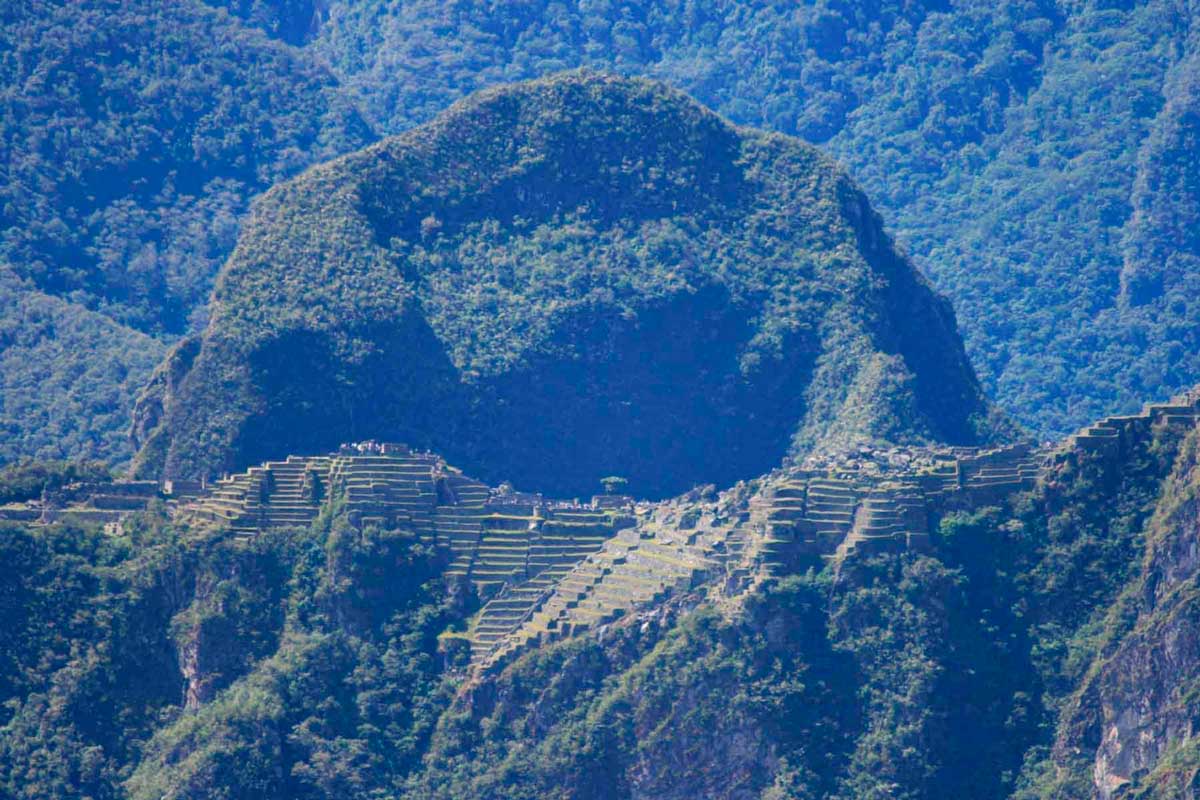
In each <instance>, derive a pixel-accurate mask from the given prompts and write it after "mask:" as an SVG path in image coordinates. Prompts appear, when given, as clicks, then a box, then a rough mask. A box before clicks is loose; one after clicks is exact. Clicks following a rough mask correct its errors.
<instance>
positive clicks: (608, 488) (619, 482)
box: [600, 475, 629, 494]
mask: <svg viewBox="0 0 1200 800" xmlns="http://www.w3.org/2000/svg"><path fill="white" fill-rule="evenodd" d="M600 483H602V484H603V485H604V492H605V494H617V493H618V492H620V491H622V490H624V489H625V488H626V487H627V486H629V481H628V480H627V479H626V478H622V477H620V476H619V475H609V476H608V477H607V478H601V479H600Z"/></svg>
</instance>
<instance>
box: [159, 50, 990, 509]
mask: <svg viewBox="0 0 1200 800" xmlns="http://www.w3.org/2000/svg"><path fill="white" fill-rule="evenodd" d="M991 416H992V412H991V410H990V409H989V407H988V404H987V403H986V401H984V399H983V397H982V395H981V394H980V389H979V386H978V383H977V381H976V379H975V376H974V373H973V372H972V370H971V368H970V366H969V364H968V363H967V360H966V356H965V353H964V352H963V349H962V344H961V342H960V341H959V339H958V336H957V332H956V330H955V325H954V318H953V315H952V313H951V311H950V309H949V306H948V304H947V303H946V302H945V301H944V300H943V299H941V298H940V297H938V296H936V295H935V294H934V293H933V292H932V291H931V290H930V289H929V287H928V286H927V285H926V284H925V283H924V281H923V280H922V279H921V278H920V277H919V276H918V275H917V274H916V272H915V271H914V270H913V269H912V267H911V266H910V265H909V264H908V263H907V262H905V261H904V260H903V259H902V258H900V257H899V256H897V255H896V253H895V252H894V251H893V250H892V248H891V243H890V241H889V240H888V238H887V236H886V235H885V234H884V232H883V230H882V228H881V226H880V222H879V219H878V217H877V216H876V215H875V214H874V212H873V211H871V209H870V207H869V205H868V204H867V201H866V199H865V198H864V197H863V196H862V194H861V193H860V192H859V191H858V190H857V189H856V188H855V187H854V186H853V185H852V184H851V183H850V182H849V181H848V180H847V179H846V177H845V175H844V174H842V173H841V172H840V171H839V170H838V169H837V167H836V166H835V164H834V163H833V162H832V161H830V160H828V159H827V158H825V157H823V156H821V155H820V154H819V152H818V151H817V150H815V149H814V148H812V147H811V146H808V145H805V144H803V143H802V142H800V141H799V140H796V139H789V138H786V137H783V136H780V135H778V134H775V135H766V134H758V133H751V132H749V131H745V132H739V131H737V130H735V129H734V128H732V127H731V126H730V125H728V124H727V123H726V122H724V121H723V120H721V119H720V118H719V117H717V116H716V115H715V114H713V113H712V112H709V111H706V110H705V109H703V108H702V107H700V106H699V105H697V104H695V103H694V102H693V101H691V100H690V99H688V98H686V97H685V96H684V95H682V94H680V93H678V92H672V91H669V90H667V89H666V88H665V87H664V86H662V85H661V84H655V83H652V82H647V81H641V80H635V79H618V78H608V77H604V76H601V75H595V74H590V73H567V74H564V75H560V76H557V77H555V78H551V79H546V80H543V81H539V82H533V83H529V84H517V85H514V86H510V87H505V88H502V89H496V90H492V91H490V92H485V93H482V94H480V95H478V96H472V97H471V98H469V99H467V100H465V101H463V102H462V103H460V104H457V105H455V106H454V107H453V108H452V109H451V110H450V111H448V112H447V113H446V114H444V115H442V116H440V117H438V118H437V119H436V120H435V121H434V122H432V123H430V124H429V125H426V126H422V127H418V128H416V129H414V130H413V131H412V132H410V133H408V134H405V135H402V136H399V137H395V138H391V139H386V140H384V141H383V142H380V143H379V144H377V145H374V146H371V147H368V148H366V149H364V150H362V151H360V152H358V153H355V154H353V155H350V156H347V157H345V158H342V159H338V160H336V161H333V162H330V163H328V164H325V165H323V166H321V167H318V168H316V169H313V170H310V171H308V172H307V173H305V174H304V175H303V176H302V177H300V178H298V179H295V180H293V181H290V182H288V183H284V184H281V185H279V186H277V187H276V188H274V189H272V190H271V191H270V192H268V193H267V194H266V195H265V196H264V197H263V198H262V199H261V200H260V201H259V203H258V205H257V206H256V208H255V211H254V212H253V214H252V215H251V217H250V220H249V223H248V224H247V227H246V230H245V232H244V233H243V236H242V238H241V240H240V241H239V243H238V246H237V249H236V251H235V253H234V255H233V257H232V258H231V259H230V261H229V263H228V265H227V266H226V268H225V269H224V270H223V271H222V272H221V275H220V278H219V279H218V283H217V290H216V293H215V294H214V299H213V306H212V320H211V322H210V324H209V326H208V328H207V329H206V331H205V333H204V336H203V337H202V339H201V340H200V341H199V342H198V343H197V342H189V343H187V344H186V345H184V346H183V347H182V348H181V349H180V350H178V351H177V353H176V355H175V356H174V357H173V358H172V359H170V360H169V362H168V363H167V364H166V365H165V366H164V370H163V372H162V373H160V379H159V380H157V381H156V382H155V384H154V385H153V386H152V387H151V389H150V390H149V391H148V392H147V394H146V395H145V396H144V397H143V398H142V399H141V400H140V401H139V412H138V421H137V430H138V431H140V432H142V433H141V438H142V439H143V440H144V442H143V447H142V451H141V453H140V454H139V456H138V462H137V469H138V472H139V473H140V474H144V475H146V476H149V477H153V476H158V475H160V474H161V475H166V476H169V477H176V478H178V477H183V478H198V477H205V476H215V475H217V474H220V473H221V472H223V471H227V470H233V469H241V468H244V467H245V466H247V465H248V464H250V463H254V462H256V461H260V460H263V459H265V458H269V457H271V456H273V455H277V454H279V453H286V452H317V451H321V450H325V449H329V448H332V447H335V446H336V445H337V444H338V443H339V442H342V441H351V440H360V439H368V438H378V439H387V440H403V441H407V442H409V443H411V444H414V445H420V446H429V447H433V448H435V449H437V450H438V451H440V452H443V453H445V454H447V455H448V456H450V457H452V458H454V459H455V460H456V461H457V462H459V463H462V464H464V465H465V466H467V467H469V468H471V469H472V470H473V471H474V473H475V474H477V475H479V476H480V477H483V478H485V479H487V480H492V481H494V482H499V481H501V480H513V481H515V482H516V483H517V484H518V485H522V486H538V487H541V488H542V489H544V490H547V491H551V492H555V493H557V494H561V495H571V494H586V493H587V492H589V491H591V490H592V489H593V488H594V487H595V486H596V485H597V481H599V479H600V478H602V477H604V476H606V475H612V474H619V475H623V476H626V477H628V478H629V479H631V480H633V482H634V485H636V486H637V487H638V489H639V491H640V492H642V493H643V494H645V495H648V496H662V495H664V494H672V493H676V492H680V491H684V490H686V489H688V488H691V487H692V486H693V485H695V484H697V483H710V482H711V483H717V484H718V485H728V484H730V483H732V482H734V481H736V480H738V479H740V478H748V477H752V476H754V475H756V474H759V473H761V472H763V471H765V470H767V469H770V468H771V467H772V466H774V465H776V464H778V463H779V462H780V460H781V459H782V458H783V457H784V456H785V455H787V454H792V455H802V454H803V453H804V452H806V451H807V450H809V449H813V448H822V447H824V448H829V447H835V446H836V447H840V448H845V447H848V446H851V445H857V444H861V443H870V442H912V441H920V440H924V441H946V442H954V443H960V444H975V443H978V442H981V441H988V440H992V439H995V438H997V435H998V434H999V436H1003V435H1006V434H1007V433H1008V431H1007V430H1006V429H1005V428H1004V427H1003V426H1001V428H1000V429H999V430H997V429H996V427H995V426H996V424H997V423H996V422H995V420H993V419H991Z"/></svg>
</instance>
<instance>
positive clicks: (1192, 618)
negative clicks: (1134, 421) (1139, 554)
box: [1057, 433, 1200, 800]
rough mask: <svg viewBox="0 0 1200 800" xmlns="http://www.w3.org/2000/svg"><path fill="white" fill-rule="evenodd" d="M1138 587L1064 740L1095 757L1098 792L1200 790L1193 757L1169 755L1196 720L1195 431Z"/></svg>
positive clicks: (1162, 507) (1106, 798)
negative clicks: (1175, 760) (1175, 759)
mask: <svg viewBox="0 0 1200 800" xmlns="http://www.w3.org/2000/svg"><path fill="white" fill-rule="evenodd" d="M1148 538H1149V539H1150V541H1149V542H1148V547H1147V553H1148V554H1147V560H1146V565H1145V568H1144V570H1143V573H1142V576H1141V580H1140V582H1139V584H1137V586H1136V587H1135V588H1137V589H1139V591H1138V592H1137V593H1130V594H1128V595H1127V597H1126V600H1125V602H1124V603H1123V604H1119V605H1118V608H1117V610H1116V613H1114V614H1113V615H1112V621H1111V625H1112V626H1114V627H1115V628H1116V631H1115V635H1114V636H1113V640H1112V642H1111V644H1110V646H1109V648H1108V651H1107V652H1106V653H1105V654H1103V655H1102V658H1101V660H1100V663H1099V664H1098V665H1097V666H1096V668H1094V671H1093V672H1092V673H1091V675H1090V677H1089V678H1088V680H1087V681H1086V682H1085V684H1084V686H1083V688H1082V690H1081V691H1080V693H1079V695H1078V699H1077V704H1076V706H1075V707H1074V708H1073V709H1072V710H1071V712H1070V713H1069V715H1068V717H1067V719H1066V724H1065V725H1064V727H1063V729H1062V731H1063V732H1062V734H1061V735H1060V739H1059V742H1058V748H1057V749H1058V751H1059V754H1060V758H1070V757H1071V756H1072V755H1082V756H1083V757H1085V758H1091V759H1093V762H1094V764H1093V778H1094V781H1095V788H1096V795H1097V797H1099V798H1101V799H1102V800H1111V798H1116V797H1124V796H1127V795H1126V794H1125V792H1126V791H1128V790H1134V791H1141V792H1144V793H1145V794H1138V795H1137V796H1139V797H1141V796H1149V797H1172V798H1176V797H1178V798H1185V797H1186V798H1194V797H1197V796H1200V794H1198V789H1200V785H1198V784H1197V770H1196V768H1195V766H1194V765H1192V766H1190V767H1186V763H1187V761H1186V759H1185V760H1184V764H1183V766H1184V767H1185V768H1172V767H1171V766H1170V765H1168V764H1167V762H1168V761H1169V760H1170V758H1169V757H1170V756H1171V755H1172V754H1174V753H1176V752H1177V751H1179V750H1180V749H1181V748H1187V747H1189V746H1194V744H1192V743H1191V742H1190V740H1192V737H1193V736H1194V735H1195V733H1196V730H1197V727H1198V725H1200V704H1198V703H1197V701H1196V692H1197V691H1198V690H1200V589H1198V588H1197V580H1196V579H1197V576H1200V466H1198V465H1197V439H1196V434H1194V433H1193V434H1192V435H1191V437H1190V438H1189V439H1188V441H1187V442H1186V443H1185V446H1184V448H1183V450H1182V452H1181V454H1180V456H1179V459H1178V461H1177V463H1176V467H1175V471H1174V474H1173V475H1172V476H1171V478H1170V479H1169V481H1167V482H1166V484H1165V491H1164V492H1163V493H1162V496H1161V499H1160V501H1159V504H1158V508H1157V510H1156V513H1155V517H1154V519H1153V521H1152V522H1151V525H1150V532H1149V534H1148Z"/></svg>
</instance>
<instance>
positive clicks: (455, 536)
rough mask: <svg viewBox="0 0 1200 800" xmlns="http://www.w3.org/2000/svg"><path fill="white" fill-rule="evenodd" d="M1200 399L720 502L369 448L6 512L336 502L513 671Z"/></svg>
mask: <svg viewBox="0 0 1200 800" xmlns="http://www.w3.org/2000/svg"><path fill="white" fill-rule="evenodd" d="M1198 405H1200V394H1197V393H1188V394H1187V395H1184V396H1181V397H1179V398H1176V399H1174V400H1172V401H1171V402H1168V403H1159V404H1150V405H1147V406H1146V407H1145V408H1144V409H1143V411H1142V413H1141V414H1136V415H1127V416H1114V417H1109V418H1107V419H1105V420H1102V421H1100V422H1098V423H1096V424H1094V425H1090V426H1088V427H1087V428H1085V429H1083V430H1081V431H1080V432H1078V433H1076V434H1075V435H1073V436H1070V437H1068V438H1067V439H1065V440H1064V441H1063V442H1061V443H1059V444H1057V445H1048V446H1036V445H1034V444H1032V443H1023V444H1018V445H1012V446H1007V447H999V448H990V449H980V448H956V447H886V448H871V447H860V448H856V449H854V450H851V451H847V452H843V453H835V454H824V455H821V456H814V457H810V458H808V459H806V460H805V461H804V462H802V463H801V464H800V465H799V466H792V467H787V468H780V469H777V470H775V471H773V472H772V473H770V474H768V475H766V476H764V477H762V478H759V479H756V480H753V481H750V482H743V483H739V484H738V485H737V486H735V487H733V488H731V489H729V490H727V491H725V492H721V493H718V492H716V491H715V489H714V487H698V488H697V489H695V490H693V491H692V492H689V493H687V494H685V495H683V496H681V497H679V498H676V499H674V500H669V501H665V502H659V503H649V502H635V501H634V500H633V498H632V497H629V496H627V495H597V496H596V497H593V498H592V501H591V502H590V503H580V502H579V501H577V500H570V501H564V500H552V499H547V498H545V497H543V496H542V495H540V494H535V493H527V492H517V491H515V490H513V489H512V488H511V487H509V486H501V487H498V488H492V487H489V486H487V485H486V484H484V483H482V482H480V481H477V480H474V479H472V478H470V477H468V476H466V475H464V474H463V473H462V472H461V471H460V470H458V469H456V468H454V467H452V466H450V465H448V464H447V463H446V462H445V461H444V460H443V459H442V458H441V457H439V456H437V455H435V454H432V453H418V452H415V451H413V450H411V449H410V448H408V447H405V446H404V445H398V444H389V443H378V442H362V443H357V444H351V445H345V446H343V447H342V448H340V449H339V450H338V452H336V453H333V454H330V455H325V456H311V457H309V456H289V457H288V458H286V459H284V460H281V461H268V462H266V463H264V464H261V465H259V466H255V467H251V468H250V469H248V470H247V471H246V472H244V473H240V474H237V475H232V476H226V477H224V478H222V479H221V480H219V481H217V482H215V483H213V484H211V485H207V486H205V485H200V484H192V483H185V482H173V483H167V484H163V485H158V484H155V483H151V482H114V483H111V484H102V485H94V486H93V485H78V486H73V487H66V488H65V489H64V490H63V491H61V492H59V493H57V494H56V495H55V496H53V497H48V498H46V500H45V502H43V503H41V504H26V505H24V506H22V507H20V508H11V509H3V508H0V517H2V516H4V515H5V513H6V512H7V513H8V514H9V515H10V516H9V518H15V519H27V520H29V521H39V520H40V521H43V522H51V521H58V520H66V519H76V520H78V521H89V522H100V523H104V524H106V525H107V526H110V527H109V529H110V530H113V531H114V532H118V531H119V526H120V521H121V520H122V519H123V518H124V517H125V516H127V515H128V514H130V513H133V511H135V510H137V509H138V508H144V507H145V505H146V504H147V503H148V502H150V500H152V499H155V498H158V499H162V500H164V501H165V502H166V504H167V507H168V508H169V509H170V511H171V512H172V513H173V514H174V515H175V516H176V517H177V518H179V519H180V520H183V521H187V522H189V523H191V524H199V525H209V526H217V527H219V528H221V529H224V530H227V531H229V532H230V533H231V534H232V535H233V536H235V537H238V538H243V539H245V538H250V537H253V536H256V535H258V534H260V533H261V532H263V531H264V530H267V529H270V528H279V527H292V526H307V525H310V524H311V523H312V522H313V521H314V520H315V519H316V517H317V515H318V514H319V513H321V511H322V509H323V508H326V507H327V505H328V504H329V503H331V502H332V501H333V499H334V498H337V499H339V500H340V502H341V503H342V504H343V506H344V508H345V510H346V512H347V513H348V515H349V517H350V519H351V521H352V522H353V523H354V524H356V525H359V526H365V525H372V524H376V525H381V526H388V527H401V528H404V529H406V530H409V531H411V532H412V533H413V534H414V535H415V536H417V537H418V538H419V539H420V540H421V541H422V542H425V543H427V544H429V545H431V546H433V547H434V548H436V550H437V551H439V552H440V553H442V555H443V557H444V560H445V563H446V568H445V575H446V577H447V579H448V580H453V581H466V582H469V583H470V584H471V585H473V587H474V588H475V590H476V591H477V592H478V594H479V596H480V597H481V598H482V599H483V600H484V601H485V603H484V605H483V607H482V608H481V610H480V611H479V613H478V614H477V615H476V616H475V618H474V619H473V621H472V623H471V626H470V629H469V631H467V632H466V634H465V636H466V638H467V639H468V640H469V645H470V648H471V656H472V663H473V664H474V665H476V666H477V667H478V668H481V669H489V668H495V667H497V666H498V665H501V664H503V663H505V661H506V659H508V658H510V657H512V656H514V655H515V654H518V653H520V652H522V651H523V650H524V649H525V648H527V647H529V646H531V645H533V644H536V643H539V642H545V641H550V640H554V639H557V638H561V637H564V636H571V635H574V634H577V633H580V632H582V631H587V630H592V629H595V628H597V627H599V626H603V625H606V624H609V623H611V622H614V621H616V620H618V619H620V618H622V617H626V616H627V615H630V614H637V613H639V612H640V611H642V610H645V609H647V608H650V607H653V606H654V605H656V604H658V603H661V602H662V601H663V600H665V599H666V598H668V597H670V596H671V595H673V594H678V593H686V592H691V591H709V592H719V593H726V594H730V593H737V592H739V591H741V590H744V589H746V588H748V587H750V586H752V585H754V584H755V583H757V582H761V581H764V580H770V579H771V578H772V577H773V576H776V575H779V574H781V573H786V572H788V571H791V570H795V569H802V568H806V567H807V566H812V565H820V564H821V563H828V564H831V565H832V566H833V567H834V568H835V569H840V567H841V565H842V564H843V563H844V562H845V561H846V559H849V558H853V557H855V556H856V555H860V554H863V553H874V552H882V551H898V550H904V549H916V550H922V549H925V548H928V547H929V546H930V536H931V534H932V531H933V530H934V529H935V526H936V525H937V523H938V520H939V519H940V518H941V517H942V516H943V515H945V514H946V513H948V512H952V511H955V510H970V509H974V508H979V507H981V506H984V505H990V504H995V503H997V502H1001V501H1003V500H1004V499H1005V498H1006V497H1008V496H1009V495H1011V494H1013V493H1015V492H1020V491H1025V490H1029V489H1032V488H1034V487H1035V485H1036V484H1037V482H1038V481H1039V480H1040V478H1041V477H1042V475H1043V474H1044V472H1045V470H1046V469H1047V468H1048V467H1050V466H1052V465H1054V464H1057V463H1060V462H1062V461H1064V460H1070V459H1077V458H1080V457H1082V456H1084V455H1087V456H1088V457H1100V458H1112V459H1119V458H1121V457H1122V453H1123V452H1124V450H1125V448H1126V447H1127V446H1129V445H1130V444H1132V443H1133V442H1136V441H1141V440H1143V438H1144V437H1145V436H1147V435H1149V433H1150V431H1151V429H1152V428H1153V427H1154V426H1156V425H1168V426H1176V425H1178V426H1184V425H1187V426H1191V425H1194V424H1195V422H1196V418H1197V415H1198V413H1200V410H1198Z"/></svg>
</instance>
